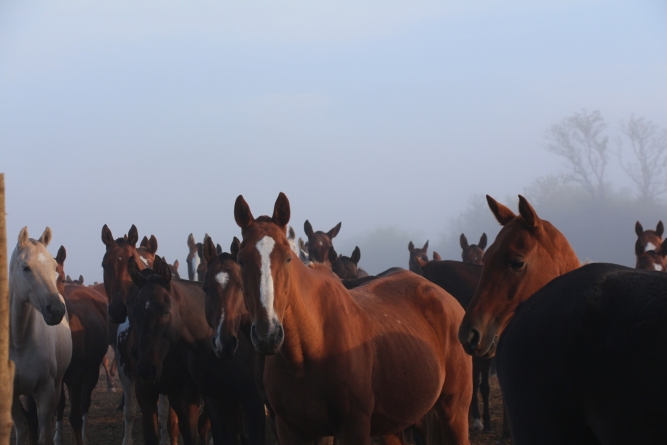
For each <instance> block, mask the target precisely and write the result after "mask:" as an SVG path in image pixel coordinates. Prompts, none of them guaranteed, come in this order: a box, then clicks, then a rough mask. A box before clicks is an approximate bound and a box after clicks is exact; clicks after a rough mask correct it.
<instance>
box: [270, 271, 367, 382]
mask: <svg viewBox="0 0 667 445" xmlns="http://www.w3.org/2000/svg"><path fill="white" fill-rule="evenodd" d="M293 264H294V265H295V266H296V267H294V268H293V270H292V272H291V273H292V275H291V277H290V290H289V292H288V295H289V298H290V302H289V307H288V308H287V309H286V310H285V315H284V317H283V322H282V323H283V328H284V330H285V340H284V343H283V345H282V347H281V348H280V353H279V354H280V355H281V356H282V357H283V358H284V359H285V361H286V362H287V363H288V365H289V366H291V367H292V370H293V371H294V372H295V373H296V374H297V375H299V374H302V373H303V371H304V362H305V361H307V360H312V359H318V358H321V357H322V355H323V353H324V352H325V344H324V343H325V342H324V340H325V337H324V330H323V323H322V320H325V319H327V318H331V317H336V316H338V315H342V314H345V317H346V320H348V321H350V322H351V321H352V318H353V317H354V315H355V309H353V308H351V307H355V308H356V305H355V303H354V302H353V301H352V298H351V297H350V295H349V293H348V292H347V291H346V290H345V288H344V287H343V285H342V283H341V282H340V280H338V278H336V277H335V276H334V275H333V273H332V274H331V276H329V275H328V274H326V273H323V272H325V271H318V270H313V269H310V268H309V267H308V266H305V265H304V264H302V263H300V262H293ZM323 286H326V288H327V289H328V291H327V292H322V287H323ZM330 289H334V290H336V289H338V290H339V292H335V291H334V292H332V291H331V290H330ZM343 337H344V333H340V335H339V336H337V337H336V340H340V339H342V338H343Z"/></svg>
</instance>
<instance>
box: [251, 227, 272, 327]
mask: <svg viewBox="0 0 667 445" xmlns="http://www.w3.org/2000/svg"><path fill="white" fill-rule="evenodd" d="M275 245H276V241H275V240H274V239H273V238H271V237H270V236H265V237H264V238H262V239H261V240H259V241H258V242H257V244H256V245H255V247H256V248H257V251H258V252H259V256H260V258H261V260H262V263H261V269H260V272H261V275H260V279H259V298H260V301H261V302H262V306H264V309H266V316H267V318H268V319H269V332H272V331H273V326H274V325H275V324H276V322H277V320H276V311H275V310H274V308H273V299H274V293H273V275H271V252H273V247H274V246H275Z"/></svg>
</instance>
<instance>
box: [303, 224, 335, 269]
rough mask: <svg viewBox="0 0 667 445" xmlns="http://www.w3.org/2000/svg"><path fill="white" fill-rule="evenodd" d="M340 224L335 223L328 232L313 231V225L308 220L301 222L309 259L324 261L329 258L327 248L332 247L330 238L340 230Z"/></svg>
mask: <svg viewBox="0 0 667 445" xmlns="http://www.w3.org/2000/svg"><path fill="white" fill-rule="evenodd" d="M341 224H342V223H338V224H336V225H335V226H334V228H333V229H331V230H329V231H328V232H320V231H319V230H318V231H317V232H315V231H314V230H313V226H312V225H310V221H308V220H306V222H305V223H303V230H304V232H306V236H307V237H308V257H309V260H310V261H316V262H318V263H324V262H325V261H327V260H328V259H329V249H331V247H333V244H332V240H333V238H334V237H335V236H336V235H338V232H340V226H341Z"/></svg>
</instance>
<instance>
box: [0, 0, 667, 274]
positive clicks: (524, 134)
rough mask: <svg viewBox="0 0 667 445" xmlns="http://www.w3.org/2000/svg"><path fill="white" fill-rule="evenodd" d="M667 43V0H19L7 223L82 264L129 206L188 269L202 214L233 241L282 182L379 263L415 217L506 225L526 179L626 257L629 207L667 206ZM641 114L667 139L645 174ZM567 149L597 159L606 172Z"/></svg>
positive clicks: (346, 248) (319, 224)
mask: <svg viewBox="0 0 667 445" xmlns="http://www.w3.org/2000/svg"><path fill="white" fill-rule="evenodd" d="M666 55H667V4H665V2H664V1H660V0H653V1H651V0H644V1H604V2H603V1H592V0H577V1H562V0H559V1H555V0H553V1H552V0H546V1H542V2H539V3H535V2H528V1H506V2H502V3H501V2H492V1H475V2H467V1H450V2H430V1H364V2H352V1H336V2H332V1H325V2H302V1H290V2H214V1H202V2H197V3H196V4H190V3H186V2H179V1H159V2H158V1H145V2H130V1H123V0H121V1H116V2H105V3H101V2H98V3H85V2H78V1H55V2H49V3H47V2H38V1H32V0H28V1H25V0H22V1H18V0H5V1H3V2H0V172H4V173H5V181H6V191H7V212H8V215H7V219H8V220H7V223H8V238H9V246H10V249H13V247H14V245H15V242H16V241H15V240H16V237H17V236H18V233H19V230H20V229H21V227H23V226H25V225H27V226H28V227H29V231H30V235H31V236H32V237H34V238H38V237H39V235H40V234H41V233H42V231H43V230H44V227H45V226H46V225H49V226H50V227H51V228H52V229H53V231H54V239H53V241H52V244H51V245H50V246H49V250H50V251H51V252H52V253H54V254H55V252H56V251H57V249H58V247H59V246H60V245H61V244H62V245H64V246H65V247H66V248H67V253H68V258H67V261H66V263H65V271H66V273H68V274H69V275H72V276H73V277H78V275H79V274H82V275H83V276H84V277H85V279H86V283H92V282H93V281H101V278H102V269H101V267H100V264H101V260H102V256H103V254H104V245H103V244H102V242H101V240H100V232H101V228H102V226H103V224H108V225H109V227H110V229H111V231H112V233H113V234H114V236H115V237H118V236H122V235H123V234H125V233H127V231H128V229H129V228H130V226H131V225H132V224H136V226H137V228H138V229H139V234H140V237H143V236H144V235H149V236H150V234H155V236H156V237H157V239H158V242H159V249H158V254H160V255H163V256H165V257H166V258H167V260H168V261H170V262H173V261H174V260H175V259H178V260H179V261H180V264H181V266H180V272H181V275H182V276H187V272H186V266H185V257H186V255H187V246H186V240H187V236H188V234H189V233H191V232H192V233H193V234H194V236H195V238H196V239H197V240H198V241H201V240H202V238H203V236H204V233H209V234H210V235H211V236H212V238H213V240H214V241H215V242H217V243H220V244H221V245H222V246H223V247H225V249H227V248H228V246H229V244H230V242H231V240H232V237H233V236H240V230H239V229H238V227H237V226H236V224H235V223H234V218H233V205H234V200H235V199H236V196H237V195H239V194H243V195H244V197H245V198H246V200H247V201H248V203H249V204H250V207H251V209H252V211H253V213H254V214H255V215H256V216H257V215H261V214H270V213H271V212H272V209H273V203H274V201H275V199H276V197H277V195H278V192H280V191H283V192H285V193H286V194H287V196H288V197H289V199H290V202H291V208H292V221H291V224H292V225H293V226H294V228H295V229H296V231H297V234H298V235H299V236H302V237H303V236H304V234H303V222H304V221H305V220H306V219H309V220H310V222H311V223H312V224H313V227H314V228H315V229H316V230H324V231H327V230H329V229H331V228H332V227H333V226H334V225H335V224H337V223H338V222H339V221H342V223H343V224H342V229H341V231H340V234H339V235H338V237H336V238H335V239H334V246H335V248H336V250H337V251H338V253H342V254H345V255H350V254H351V252H352V250H353V248H354V246H355V245H358V246H359V247H360V248H361V262H360V265H361V266H362V267H364V268H365V269H366V270H368V271H369V272H371V273H375V272H379V271H381V270H383V269H385V268H387V267H390V266H396V265H397V266H402V267H407V260H408V251H407V245H408V242H409V241H411V240H412V241H413V242H414V243H415V244H416V245H418V246H421V245H423V243H424V242H425V241H426V240H427V239H429V240H430V243H429V245H430V249H429V252H431V251H432V250H436V251H438V252H439V253H440V254H441V255H442V257H443V258H447V259H459V258H460V248H459V245H458V243H459V242H458V238H459V235H460V234H461V232H465V233H466V235H467V237H468V240H469V241H470V242H471V243H473V242H476V241H477V240H479V237H480V235H481V233H482V232H483V231H485V232H486V233H487V235H489V237H490V241H492V240H493V239H494V237H495V235H496V233H497V231H498V229H499V226H498V225H497V223H496V222H495V220H494V219H493V216H492V215H491V213H490V211H489V210H488V208H487V207H486V200H485V199H484V195H485V194H489V195H491V196H493V197H494V198H496V199H498V200H499V201H500V202H502V203H504V204H506V205H508V206H509V207H510V208H511V209H513V210H515V211H516V208H517V202H518V201H517V194H519V193H521V194H524V195H525V196H526V197H527V198H528V199H529V200H530V201H531V203H532V204H533V205H534V207H535V209H536V211H537V212H538V214H539V215H540V216H541V217H543V218H545V219H548V220H550V221H551V222H552V223H554V224H555V225H556V227H558V228H559V229H560V230H561V231H562V232H563V233H564V234H565V236H566V237H567V238H568V239H569V240H570V242H571V243H572V245H573V247H574V248H575V250H576V252H577V254H578V255H579V256H580V258H581V259H582V260H586V259H590V260H594V261H610V262H616V263H620V264H625V265H630V266H632V265H634V252H633V248H634V241H635V234H634V222H635V221H636V220H640V221H641V222H642V223H643V224H644V227H645V228H654V227H655V225H656V223H657V222H658V220H659V219H661V218H663V219H665V220H667V204H665V198H666V196H665V193H663V192H664V190H663V191H662V192H660V189H661V184H667V178H666V177H665V171H664V167H665V164H664V159H665V158H664V151H660V150H659V149H660V147H662V146H663V145H661V144H663V142H664V129H665V128H667V57H666ZM596 113H599V114H596ZM595 116H599V119H598V120H597V121H595V122H594V123H593V125H589V126H588V127H587V126H586V125H584V124H585V123H586V120H587V119H588V120H589V121H590V118H591V117H595ZM577 119H578V120H579V122H578V121H577ZM577 122H578V124H577ZM582 122H583V124H582ZM629 122H635V123H636V122H639V123H643V124H644V127H642V128H644V129H646V128H648V129H649V132H648V133H645V134H644V136H646V134H648V136H646V137H644V139H642V140H644V142H645V145H646V147H653V149H656V150H658V151H657V154H658V155H657V158H651V159H652V161H651V162H650V164H651V165H655V166H658V167H660V168H657V169H653V171H652V173H650V174H651V175H652V176H650V178H651V181H652V183H653V184H654V185H655V187H656V190H657V191H658V192H660V193H657V192H656V193H655V194H654V196H648V197H647V196H645V193H644V194H643V192H642V188H641V187H640V186H639V185H638V184H637V182H636V181H633V177H632V172H633V171H634V172H635V173H636V172H637V171H638V170H637V168H635V167H637V166H640V161H641V159H640V157H637V156H636V155H635V153H634V152H633V150H632V148H633V145H632V143H633V139H632V138H631V137H629V136H628V131H627V130H628V123H629ZM588 123H589V124H590V122H588ZM579 124H581V125H579ZM587 128H588V130H587ZM591 129H593V130H596V131H597V133H596V132H595V131H593V133H594V134H593V133H591V132H590V131H589V130H591ZM559 131H560V133H559ZM587 132H588V133H587ZM592 134H593V136H594V137H590V136H591V135H592ZM582 135H583V136H582ZM586 135H587V136H586ZM559 137H560V139H559ZM568 137H569V139H568ZM559 141H560V142H559ZM568 141H569V142H568ZM634 142H635V143H636V142H637V139H636V138H635V140H634ZM554 144H555V145H554ZM559 144H560V145H559ZM568 144H570V146H569V149H570V151H569V152H567V151H562V150H561V152H560V154H558V153H559V152H558V147H559V146H560V147H561V148H563V147H568ZM554 147H555V148H554ZM591 147H592V148H591ZM656 147H657V148H656ZM591 149H592V150H593V151H590V150H591ZM572 150H574V151H572ZM577 150H580V151H579V152H577ZM581 150H583V151H581ZM586 150H589V151H590V153H592V154H593V155H594V156H593V157H592V158H590V157H587V156H586V153H587V152H586ZM568 153H569V154H568ZM577 153H579V155H580V157H579V161H580V162H579V167H580V168H579V169H581V168H583V171H584V172H588V173H587V174H588V175H589V176H590V177H591V178H597V177H598V176H599V175H597V174H598V173H599V167H600V165H604V172H603V175H602V176H601V179H600V180H599V181H593V183H592V184H593V185H592V187H590V186H587V185H586V182H585V181H583V180H582V179H581V177H578V176H577V174H576V171H577V163H576V162H574V163H573V162H571V161H572V160H573V159H574V160H575V161H576V158H577ZM582 153H583V155H582ZM651 153H653V152H651ZM661 153H662V155H661ZM595 156H597V158H596V157H595ZM647 156H648V155H647ZM661 156H662V157H661ZM645 158H647V157H646V156H645ZM588 159H593V160H596V159H597V161H596V162H597V164H595V163H594V164H590V162H589V161H588ZM645 160H646V159H645ZM587 163H588V164H587ZM600 163H602V164H600ZM633 166H634V167H633ZM640 170H641V169H640ZM644 170H646V169H644ZM656 170H657V171H656ZM579 176H581V175H579ZM666 222H667V221H666Z"/></svg>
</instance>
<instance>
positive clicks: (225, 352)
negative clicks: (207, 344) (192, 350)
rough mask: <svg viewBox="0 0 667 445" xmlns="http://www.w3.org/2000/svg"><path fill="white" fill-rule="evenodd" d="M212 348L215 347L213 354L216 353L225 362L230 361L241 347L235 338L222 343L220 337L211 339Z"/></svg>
mask: <svg viewBox="0 0 667 445" xmlns="http://www.w3.org/2000/svg"><path fill="white" fill-rule="evenodd" d="M211 346H212V347H213V352H215V355H216V357H218V358H221V359H223V360H229V359H231V358H233V357H234V355H235V354H236V348H238V346H239V339H238V338H237V337H236V336H234V337H230V338H229V339H227V340H226V341H221V339H220V337H219V336H215V337H213V338H212V339H211Z"/></svg>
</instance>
